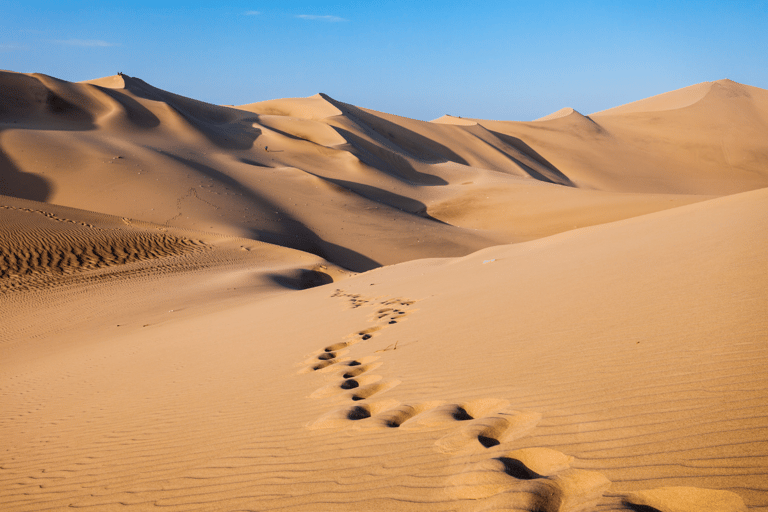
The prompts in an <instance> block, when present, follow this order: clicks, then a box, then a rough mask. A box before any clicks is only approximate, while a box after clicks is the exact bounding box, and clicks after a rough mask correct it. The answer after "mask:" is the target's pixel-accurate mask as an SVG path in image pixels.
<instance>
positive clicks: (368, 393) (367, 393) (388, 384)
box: [352, 380, 401, 401]
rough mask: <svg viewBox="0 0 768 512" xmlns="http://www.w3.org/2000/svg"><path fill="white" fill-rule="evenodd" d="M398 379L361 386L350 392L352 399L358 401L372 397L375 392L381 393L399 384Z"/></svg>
mask: <svg viewBox="0 0 768 512" xmlns="http://www.w3.org/2000/svg"><path fill="white" fill-rule="evenodd" d="M400 382H401V381H399V380H388V381H384V382H378V383H376V384H369V385H367V386H362V387H360V388H358V389H356V390H355V391H354V393H352V400H354V401H360V400H365V399H367V398H370V397H372V396H373V395H375V394H377V393H382V392H384V391H387V390H389V389H392V388H393V387H395V386H397V385H398V384H400Z"/></svg>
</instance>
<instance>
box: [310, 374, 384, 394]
mask: <svg viewBox="0 0 768 512" xmlns="http://www.w3.org/2000/svg"><path fill="white" fill-rule="evenodd" d="M380 380H381V375H361V376H360V377H356V378H354V379H345V380H343V381H341V382H338V381H337V382H333V383H331V384H328V385H327V386H323V387H322V388H320V389H318V390H317V391H315V392H314V393H312V394H311V395H309V396H310V398H326V397H330V396H335V395H341V394H342V393H344V392H345V391H348V390H351V389H357V388H359V387H360V386H361V385H369V384H374V383H376V382H378V381H380Z"/></svg>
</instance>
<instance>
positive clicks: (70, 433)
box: [0, 72, 768, 512]
mask: <svg viewBox="0 0 768 512" xmlns="http://www.w3.org/2000/svg"><path fill="white" fill-rule="evenodd" d="M766 128H768V93H766V91H764V90H762V89H758V88H754V87H749V86H745V85H741V84H736V83H734V82H730V81H717V82H706V83H704V84H698V85H696V86H692V87H689V88H685V89H681V90H679V91H673V92H670V93H666V94H663V95H659V96H656V97H653V98H648V99H646V100H641V101H638V102H635V103H631V104H628V105H624V106H620V107H617V108H614V109H609V110H607V111H603V112H599V113H595V114H591V115H589V116H585V115H582V114H580V113H579V112H577V111H575V110H573V109H562V110H560V111H556V112H555V113H553V114H552V115H550V116H546V117H545V118H542V119H539V120H536V121H531V122H511V121H486V120H479V119H465V118H455V117H451V116H445V117H442V118H440V119H436V120H434V121H432V122H422V121H417V120H413V119H407V118H403V117H398V116H394V115H390V114H386V113H382V112H377V111H374V110H370V109H366V108H362V107H358V106H354V105H350V104H347V103H343V102H341V101H338V100H336V99H334V98H331V97H330V96H328V95H325V94H318V95H316V96H313V97H310V98H296V99H279V100H270V101H264V102H258V103H253V104H249V105H243V106H239V107H232V106H229V107H225V106H216V105H210V104H207V103H204V102H200V101H196V100H193V99H190V98H185V97H182V96H179V95H176V94H173V93H170V92H167V91H163V90H161V89H158V88H155V87H153V86H151V85H150V84H147V83H146V82H144V81H142V80H140V79H137V78H134V77H129V76H126V75H119V76H112V77H105V78H100V79H97V80H89V81H86V82H80V83H70V82H65V81H61V80H58V79H55V78H52V77H48V76H45V75H37V74H35V75H25V74H19V73H12V72H0V249H1V252H0V318H2V322H1V323H0V410H2V411H3V414H2V415H0V439H2V440H3V447H2V448H3V449H2V453H3V455H2V456H0V509H2V510H13V511H17V510H18V511H26V510H29V511H33V510H34V511H37V510H65V509H72V508H82V509H85V510H118V509H120V510H147V509H149V508H156V507H165V508H167V509H169V510H308V511H309V510H311V511H319V510H329V511H331V510H334V511H341V510H377V511H380V510H392V511H398V510H402V511H413V510H425V511H426V510H429V511H443V510H445V511H448V510H451V511H456V510H459V511H479V510H527V511H560V512H576V511H586V510H598V511H608V510H616V511H619V510H623V511H630V512H631V511H634V512H638V511H643V512H648V511H660V512H680V511H685V512H689V511H699V510H715V511H723V512H733V511H745V510H750V511H751V510H755V511H759V510H768V485H767V484H766V482H768V465H766V461H768V401H767V400H766V396H768V379H767V378H766V375H768V348H767V347H768V344H766V340H768V321H767V320H766V318H768V317H766V311H768V295H766V290H767V289H768V272H767V271H766V269H768V262H767V261H766V254H768V221H767V220H766V219H768V188H766V187H768V184H767V183H766V182H768V173H766V170H765V164H766V162H768V139H766V138H765V133H768V130H766ZM358 272H360V273H358Z"/></svg>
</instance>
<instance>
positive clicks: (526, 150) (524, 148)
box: [486, 128, 575, 187]
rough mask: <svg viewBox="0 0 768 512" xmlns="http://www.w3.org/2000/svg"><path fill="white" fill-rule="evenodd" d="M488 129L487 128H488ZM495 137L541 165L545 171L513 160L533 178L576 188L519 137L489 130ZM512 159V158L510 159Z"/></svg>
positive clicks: (566, 177)
mask: <svg viewBox="0 0 768 512" xmlns="http://www.w3.org/2000/svg"><path fill="white" fill-rule="evenodd" d="M486 129H487V128H486ZM488 131H489V132H491V133H492V134H493V135H495V136H496V137H497V138H498V139H499V140H501V141H502V142H503V143H505V144H508V145H509V146H512V147H513V148H515V149H516V150H518V151H520V152H521V153H523V154H524V155H526V156H527V157H528V158H530V159H532V160H533V161H535V162H536V163H538V164H540V165H541V166H542V167H543V169H539V170H536V169H534V168H532V167H531V166H529V165H526V164H525V163H523V162H520V161H519V160H517V159H514V158H513V160H514V161H515V162H516V163H518V165H520V166H521V167H523V168H524V169H525V170H526V172H528V173H529V174H530V176H531V177H532V178H535V179H537V180H540V181H547V182H550V183H558V184H560V185H567V186H570V187H573V186H575V185H574V183H573V182H572V181H571V179H570V178H569V177H568V176H566V175H565V174H563V173H562V172H561V171H560V169H558V168H557V167H555V166H554V165H553V164H552V163H551V162H550V161H549V160H547V159H546V158H544V157H543V156H541V155H540V154H539V153H538V152H536V150H534V149H533V148H532V147H531V146H529V145H528V144H526V143H525V142H523V141H522V140H521V139H518V138H517V137H513V136H512V135H507V134H504V133H501V132H495V131H493V130H488ZM510 158H512V157H510Z"/></svg>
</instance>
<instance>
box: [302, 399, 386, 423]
mask: <svg viewBox="0 0 768 512" xmlns="http://www.w3.org/2000/svg"><path fill="white" fill-rule="evenodd" d="M398 405H400V402H398V401H397V400H381V401H375V402H366V403H364V404H359V405H354V406H352V407H349V406H347V407H343V408H340V409H336V410H334V411H331V412H329V413H327V414H325V415H323V416H321V417H320V418H318V419H317V420H315V421H314V422H313V423H311V424H310V425H307V427H308V428H309V429H311V430H317V429H330V428H333V429H338V430H342V429H347V428H353V427H354V428H364V427H365V428H370V427H377V428H380V427H381V425H380V423H377V422H373V423H370V422H368V421H364V420H367V419H368V418H374V419H376V416H377V415H378V414H379V413H382V412H384V411H387V410H388V409H391V408H393V407H397V406H398Z"/></svg>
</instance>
